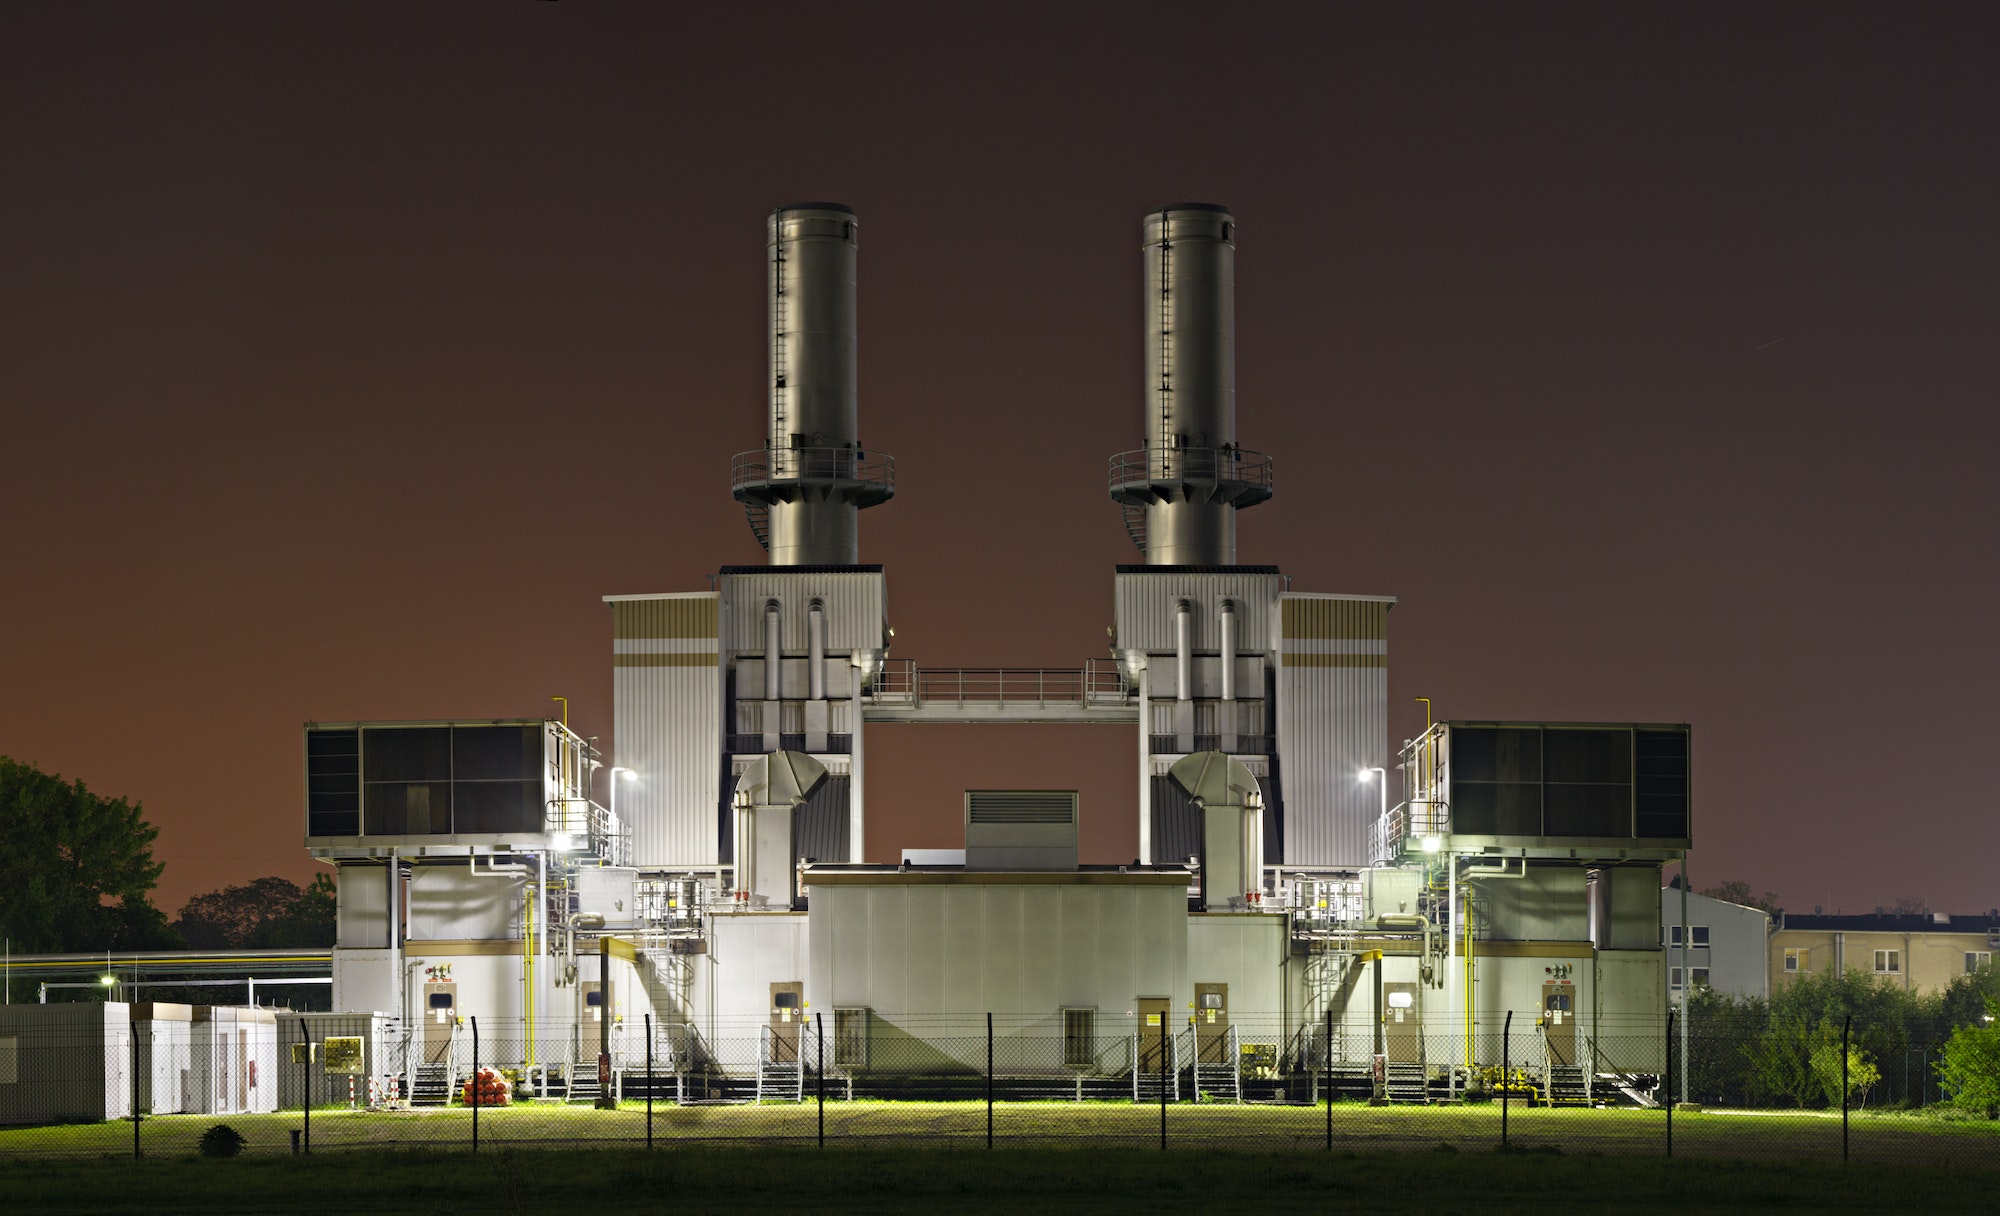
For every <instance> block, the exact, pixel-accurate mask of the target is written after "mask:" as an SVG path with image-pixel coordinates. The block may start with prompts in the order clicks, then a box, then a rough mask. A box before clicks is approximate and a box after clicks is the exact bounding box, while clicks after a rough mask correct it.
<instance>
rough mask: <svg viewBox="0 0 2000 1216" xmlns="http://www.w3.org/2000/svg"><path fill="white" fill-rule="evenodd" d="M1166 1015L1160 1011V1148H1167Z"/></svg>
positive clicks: (1166, 1011) (1163, 1011) (1164, 1010)
mask: <svg viewBox="0 0 2000 1216" xmlns="http://www.w3.org/2000/svg"><path fill="white" fill-rule="evenodd" d="M1167 1013H1168V1010H1166V1009H1162V1010H1160V1148H1161V1149H1162V1150H1164V1149H1165V1148H1166V1147H1167Z"/></svg>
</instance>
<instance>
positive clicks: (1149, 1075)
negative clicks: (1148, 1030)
mask: <svg viewBox="0 0 2000 1216" xmlns="http://www.w3.org/2000/svg"><path fill="white" fill-rule="evenodd" d="M1141 1037H1142V1036H1141V1035H1137V1034H1135V1035H1133V1036H1132V1061H1133V1067H1132V1100H1133V1101H1134V1102H1158V1101H1160V1100H1161V1098H1160V1094H1161V1091H1162V1090H1165V1091H1166V1101H1168V1102H1178V1101H1180V1098H1181V1065H1180V1057H1181V1036H1179V1035H1175V1036H1171V1037H1169V1038H1168V1039H1167V1044H1166V1052H1167V1066H1166V1069H1165V1071H1164V1073H1163V1072H1162V1070H1161V1068H1160V1066H1159V1055H1158V1052H1159V1050H1160V1044H1159V1037H1158V1036H1157V1035H1145V1036H1143V1037H1144V1038H1145V1039H1146V1048H1147V1050H1148V1051H1149V1052H1150V1053H1152V1054H1146V1053H1145V1052H1142V1051H1141V1050H1140V1039H1141Z"/></svg>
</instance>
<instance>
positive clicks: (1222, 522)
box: [1111, 203, 1271, 566]
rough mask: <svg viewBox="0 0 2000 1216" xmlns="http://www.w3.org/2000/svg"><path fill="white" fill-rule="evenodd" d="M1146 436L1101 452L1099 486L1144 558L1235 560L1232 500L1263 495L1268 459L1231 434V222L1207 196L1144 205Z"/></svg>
mask: <svg viewBox="0 0 2000 1216" xmlns="http://www.w3.org/2000/svg"><path fill="white" fill-rule="evenodd" d="M1142 232H1143V235H1144V238H1145V239H1144V244H1143V250H1144V255H1145V285H1146V286H1145V294H1146V326H1145V363H1146V380H1145V384H1146V397H1145V418H1146V446H1145V447H1144V448H1143V449H1140V450H1139V451H1135V452H1121V453H1119V454H1118V455H1116V456H1113V457H1112V458H1111V497H1112V499H1113V500H1115V501H1116V502H1118V503H1119V504H1120V505H1121V506H1123V507H1124V508H1125V527H1126V530H1127V531H1128V532H1129V533H1130V534H1131V536H1132V541H1133V543H1134V544H1136V545H1138V546H1139V548H1141V549H1142V550H1144V551H1145V554H1146V564H1147V565H1149V566H1227V565H1233V564H1235V562H1236V511H1237V509H1238V508H1239V507H1250V506H1255V505H1256V504H1258V503H1260V502H1263V501H1264V500H1265V499H1267V498H1269V497H1270V496H1271V458H1270V457H1268V456H1266V455H1264V454H1262V453H1261V452H1246V451H1244V450H1242V449H1241V448H1239V447H1237V445H1236V221H1235V219H1234V218H1233V217H1232V216H1231V215H1230V214H1229V209H1228V208H1227V207H1219V206H1217V205H1215V204H1214V203H1173V204H1170V205H1168V206H1165V207H1162V208H1160V209H1159V210H1157V211H1155V212H1153V213H1152V214H1150V215H1148V216H1147V217H1146V219H1145V222H1144V225H1143V227H1142Z"/></svg>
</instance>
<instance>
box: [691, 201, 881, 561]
mask: <svg viewBox="0 0 2000 1216" xmlns="http://www.w3.org/2000/svg"><path fill="white" fill-rule="evenodd" d="M766 251H767V256H768V261H769V265H768V267H767V278H766V284H767V290H768V292H769V302H770V333H769V335H768V337H769V360H770V362H769V376H768V378H767V383H766V388H767V390H768V392H769V394H770V396H769V415H768V429H767V438H766V440H765V445H764V450H763V451H761V452H743V453H740V454H738V456H737V457H736V462H735V467H734V468H733V470H732V472H731V479H730V480H731V486H732V490H733V492H734V494H735V496H736V498H737V499H738V500H740V501H741V502H742V503H743V504H744V505H745V507H746V508H747V509H748V510H749V513H750V526H751V529H752V531H753V532H755V533H756V534H757V537H758V539H759V540H760V541H762V542H763V543H764V547H765V548H766V549H767V550H768V551H769V553H770V562H771V564H772V565H773V566H813V565H821V566H826V565H831V566H851V565H853V564H855V563H856V562H857V561H858V560H859V554H860V549H859V540H858V536H857V533H856V529H855V512H856V511H857V510H859V509H860V508H862V507H871V506H874V505H875V504H876V503H879V502H886V501H887V500H888V499H889V498H890V497H891V496H892V495H894V494H895V492H896V491H895V462H894V461H893V460H891V459H890V458H889V457H887V456H885V455H883V454H881V453H879V452H866V451H863V450H862V448H861V443H860V439H859V437H858V422H857V419H856V404H855V403H856V391H855V384H856V379H855V355H856V328H855V303H854V292H855V275H854V261H855V218H854V211H853V209H852V208H850V207H847V206H844V205H842V204H840V203H796V204H793V205H791V206H787V207H780V208H778V209H777V210H775V211H773V212H772V213H771V217H770V220H769V223H768V225H767V228H766Z"/></svg>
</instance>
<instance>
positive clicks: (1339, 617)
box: [1282, 596, 1389, 666]
mask: <svg viewBox="0 0 2000 1216" xmlns="http://www.w3.org/2000/svg"><path fill="white" fill-rule="evenodd" d="M1282 605H1283V607H1282V612H1283V618H1282V620H1283V626H1284V635H1285V636H1286V637H1287V638H1337V639H1343V640H1348V641H1379V640H1381V639H1383V638H1386V637H1387V636H1388V618H1389V605H1388V604H1387V603H1385V602H1383V601H1381V600H1344V599H1332V598H1328V599H1319V598H1311V599H1308V598H1304V597H1292V596H1286V597H1285V599H1284V600H1283V601H1282ZM1311 665H1312V664H1298V666H1311ZM1320 666H1337V664H1320Z"/></svg>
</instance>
